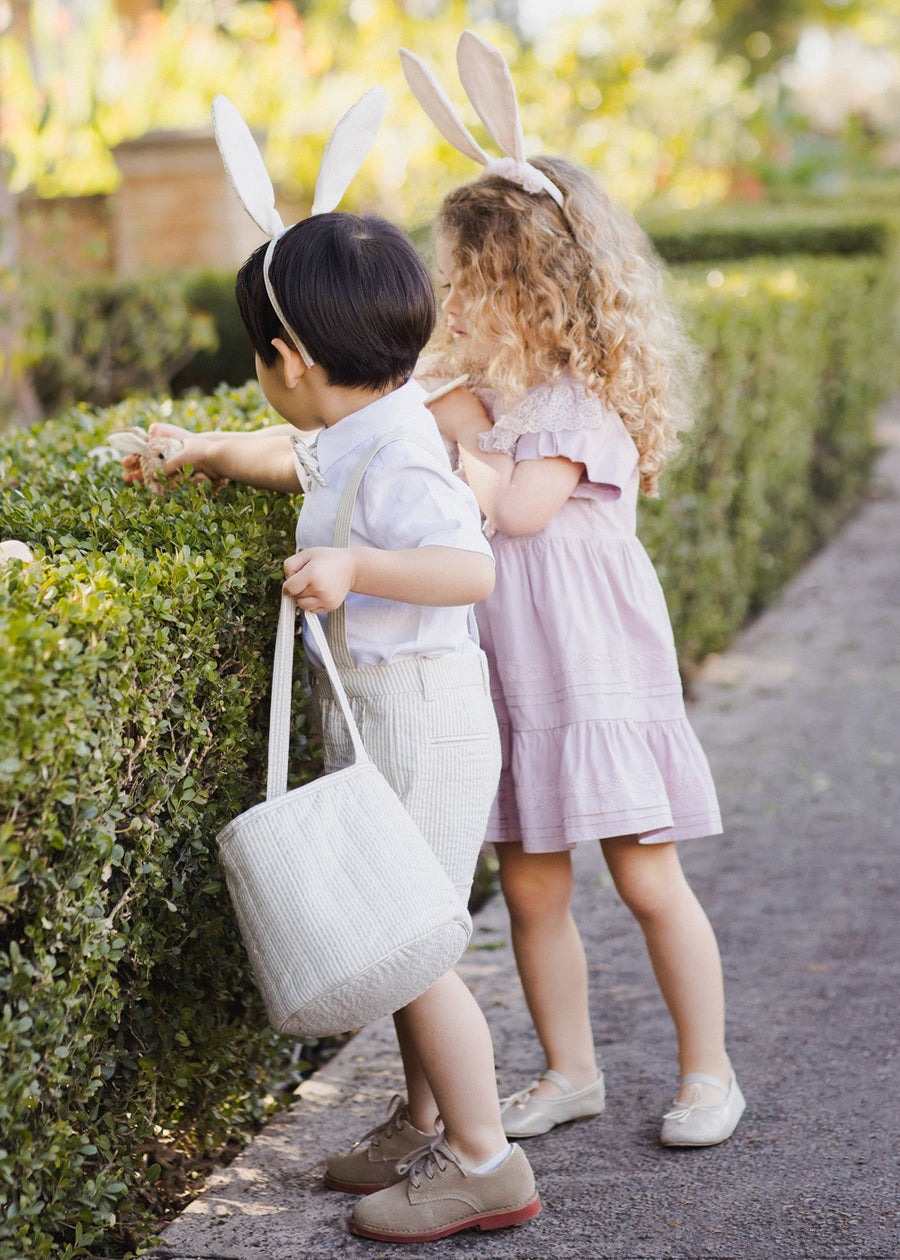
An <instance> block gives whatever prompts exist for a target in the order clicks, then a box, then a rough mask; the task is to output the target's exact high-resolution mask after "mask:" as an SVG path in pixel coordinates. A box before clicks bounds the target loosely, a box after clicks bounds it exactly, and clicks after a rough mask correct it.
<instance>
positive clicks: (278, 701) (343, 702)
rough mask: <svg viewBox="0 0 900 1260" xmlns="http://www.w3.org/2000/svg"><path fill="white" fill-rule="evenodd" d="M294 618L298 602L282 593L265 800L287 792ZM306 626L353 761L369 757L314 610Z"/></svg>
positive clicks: (276, 643)
mask: <svg viewBox="0 0 900 1260" xmlns="http://www.w3.org/2000/svg"><path fill="white" fill-rule="evenodd" d="M296 617H297V605H296V603H295V602H294V598H293V596H291V595H284V594H282V596H281V609H280V611H279V614H278V633H277V635H276V637H275V662H274V666H273V669H272V707H271V710H270V713H269V767H268V775H267V778H266V800H267V801H270V800H272V799H273V798H274V797H276V796H283V795H284V793H285V792H286V791H287V775H288V746H289V742H290V731H291V679H292V675H293V672H294V637H295V625H296ZM306 625H307V628H308V630H309V632H310V634H311V635H312V637H313V641H314V642H315V645H316V647H317V648H318V651H319V655H320V656H321V657H322V662H323V664H324V666H325V668H326V670H327V671H328V677H329V679H330V681H331V686H332V688H333V689H334V694H335V696H336V697H337V702H338V704H339V705H340V706H341V712H342V713H343V715H344V719H345V721H346V723H347V726H348V728H349V731H350V740H351V743H352V744H353V752H354V754H355V757H356V762H357V763H359V762H364V761H368V760H369V754H368V753H367V752H366V750H365V746H364V745H363V742H362V737H361V736H360V733H359V728H358V727H357V725H356V722H355V721H354V718H353V712H352V710H351V708H350V702H349V701H348V699H347V693H346V691H345V690H344V685H343V683H342V682H341V676H340V674H339V673H338V670H337V666H336V665H335V663H334V658H333V657H332V655H331V650H330V649H329V647H328V640H327V639H326V637H325V632H324V630H323V629H322V626H321V624H320V622H319V619H318V617H316V616H315V615H314V614H313V613H307V614H306Z"/></svg>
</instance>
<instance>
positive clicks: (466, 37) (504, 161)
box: [400, 30, 563, 208]
mask: <svg viewBox="0 0 900 1260" xmlns="http://www.w3.org/2000/svg"><path fill="white" fill-rule="evenodd" d="M400 60H401V62H402V63H403V73H404V74H405V75H406V81H407V83H408V84H409V86H410V88H411V89H412V92H413V95H414V96H415V97H416V99H417V100H418V102H419V104H420V105H421V106H422V108H423V109H424V110H425V113H426V114H427V115H428V117H429V118H430V119H431V121H432V122H433V123H434V125H435V126H436V127H437V129H438V131H439V132H440V133H441V135H442V136H443V137H444V139H445V140H449V141H450V143H451V144H452V145H453V147H454V148H455V149H458V150H459V152H460V153H464V154H465V156H466V157H470V158H472V160H473V161H474V162H478V163H479V165H481V166H483V167H484V174H485V175H499V176H500V177H501V178H502V179H508V180H509V181H510V183H513V184H517V185H518V186H519V187H520V188H523V189H524V190H525V191H526V192H529V193H541V192H546V193H549V194H550V196H551V197H552V198H553V200H554V201H555V202H556V204H557V205H558V206H559V207H560V208H562V204H563V195H562V193H561V192H560V190H559V189H558V188H557V186H556V184H554V183H553V182H552V180H550V179H548V178H547V176H546V175H545V174H544V172H543V171H539V170H538V168H537V167H536V166H532V165H531V163H530V162H527V161H526V160H525V137H524V135H523V133H522V120H521V118H520V116H519V103H518V101H517V99H516V89H515V87H514V86H513V81H512V75H511V74H510V73H509V66H508V65H507V64H506V62H505V60H504V59H503V54H502V53H501V52H500V50H499V49H498V48H495V47H494V45H493V44H490V43H488V41H487V40H486V39H484V38H483V37H482V36H481V35H476V33H475V32H474V31H469V30H466V31H463V33H462V35H460V37H459V43H458V44H457V46H456V64H457V66H458V67H459V77H460V81H461V82H462V85H463V87H464V88H465V91H466V95H467V96H468V98H469V100H470V101H471V102H472V104H473V105H474V106H475V109H476V111H477V113H478V117H479V118H480V119H481V121H482V122H483V123H484V125H485V127H486V128H487V130H488V131H489V133H490V135H491V136H492V137H493V139H494V140H495V141H496V143H497V145H498V146H499V147H500V149H501V150H502V151H503V153H504V154H505V157H502V158H492V157H489V156H488V154H487V153H485V151H484V149H482V147H481V145H480V144H478V142H477V141H476V140H475V138H474V136H473V135H472V134H471V132H470V131H469V130H468V128H467V127H466V126H465V124H464V123H463V121H462V119H461V118H460V117H459V115H458V114H457V112H456V110H455V109H454V108H453V106H452V105H451V104H450V101H449V99H448V97H447V94H446V93H445V92H444V90H443V88H442V87H441V85H440V84H439V83H438V81H437V79H436V78H435V77H434V75H433V74H432V73H431V71H430V70H429V69H428V67H427V66H426V65H425V64H424V62H422V61H420V60H419V58H418V57H417V56H415V54H414V53H411V52H409V50H408V49H406V48H401V49H400Z"/></svg>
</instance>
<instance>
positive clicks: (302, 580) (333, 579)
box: [284, 546, 494, 612]
mask: <svg viewBox="0 0 900 1260" xmlns="http://www.w3.org/2000/svg"><path fill="white" fill-rule="evenodd" d="M284 572H285V575H286V577H287V581H286V582H285V584H284V589H285V591H287V593H288V594H289V595H293V596H294V597H295V599H296V600H297V603H298V604H299V606H300V607H301V608H305V609H308V610H309V611H310V612H331V611H332V610H333V609H335V608H338V607H340V605H341V604H342V603H343V602H344V599H345V598H346V597H347V595H348V594H349V592H350V591H355V592H356V593H357V594H359V595H375V596H377V597H378V598H379V599H395V600H397V601H398V602H399V603H402V604H425V605H429V606H435V607H451V606H455V605H459V604H474V603H477V602H478V601H479V600H482V599H487V597H488V595H490V593H491V591H492V590H493V589H494V562H493V560H492V559H491V557H490V556H487V555H484V554H483V553H481V552H477V551H463V550H462V549H461V548H459V547H436V546H426V547H414V548H410V549H408V550H403V551H384V550H381V549H379V548H377V547H310V548H308V549H307V550H305V551H300V552H298V553H297V554H296V555H294V556H288V558H287V560H285V562H284Z"/></svg>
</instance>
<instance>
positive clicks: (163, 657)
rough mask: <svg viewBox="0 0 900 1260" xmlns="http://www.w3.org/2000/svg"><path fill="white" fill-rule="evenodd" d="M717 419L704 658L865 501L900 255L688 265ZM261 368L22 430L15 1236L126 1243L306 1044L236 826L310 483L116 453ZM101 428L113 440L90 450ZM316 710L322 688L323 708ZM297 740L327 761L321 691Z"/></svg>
mask: <svg viewBox="0 0 900 1260" xmlns="http://www.w3.org/2000/svg"><path fill="white" fill-rule="evenodd" d="M673 283H674V286H675V292H676V295H677V298H678V300H679V302H680V303H681V305H682V307H683V309H684V311H685V314H686V318H687V319H688V322H689V324H690V326H691V328H692V330H693V333H694V335H695V337H696V339H697V341H698V344H699V346H700V348H701V352H702V357H703V363H704V367H703V371H702V373H701V379H700V396H699V399H698V421H697V425H696V428H695V430H694V432H693V434H692V435H691V437H690V438H689V439H688V443H687V445H686V449H685V452H684V455H683V457H682V458H681V460H680V461H679V462H678V463H677V465H676V466H675V467H673V469H672V470H671V471H670V472H669V473H667V474H666V477H665V478H664V485H663V493H664V498H663V499H662V500H661V501H659V502H658V503H649V504H646V505H645V507H644V508H643V510H642V525H641V531H642V535H643V536H644V538H645V540H646V541H647V544H648V546H649V548H650V550H651V552H652V553H653V554H654V556H655V559H656V562H657V564H658V566H659V569H660V574H661V577H662V580H663V583H664V586H665V587H666V590H667V594H668V597H669V601H670V605H671V608H672V613H673V620H674V622H675V627H676V634H677V636H678V639H679V643H680V647H681V649H682V653H683V661H684V663H685V666H686V667H687V668H689V667H690V665H691V663H692V662H694V661H695V660H697V659H699V658H700V657H701V656H702V655H704V654H705V653H707V652H709V651H711V650H716V649H717V648H720V647H722V646H724V644H725V643H726V642H727V640H728V638H729V637H730V635H731V634H732V633H733V632H734V630H736V629H737V628H738V626H739V625H740V624H741V622H742V621H743V620H744V618H745V617H746V615H747V614H748V613H749V612H752V611H753V610H754V609H756V608H759V607H761V606H762V605H763V604H764V603H765V602H766V601H767V600H768V599H770V598H771V596H772V594H773V592H774V591H775V590H776V589H777V588H778V586H779V584H780V583H781V582H783V581H784V579H785V578H786V577H787V576H788V575H789V574H790V573H791V572H792V571H793V570H794V569H795V568H796V566H797V565H798V564H799V563H800V561H801V560H802V559H803V557H804V556H805V555H807V554H808V552H809V550H810V549H811V548H812V547H813V546H815V545H816V543H817V542H818V541H820V540H821V538H822V537H824V536H826V535H827V534H828V533H829V532H830V531H831V530H832V529H833V528H834V526H835V525H836V523H837V522H838V521H840V520H841V519H843V517H844V516H845V515H846V513H847V512H848V510H849V508H850V506H851V505H852V503H853V501H854V500H855V498H856V496H857V495H858V493H859V492H860V489H861V488H862V486H863V485H864V484H865V478H866V474H867V470H868V468H869V464H870V460H871V456H872V449H873V448H872V439H871V433H870V423H869V422H870V418H871V414H872V411H873V409H874V407H875V405H876V404H877V403H878V402H879V401H880V400H881V398H882V397H883V396H884V395H885V394H886V392H887V391H888V390H889V389H890V388H891V387H893V385H894V383H895V367H894V360H895V356H896V347H897V341H898V338H897V336H896V322H897V321H896V313H897V312H896V307H897V292H898V286H897V284H896V277H895V273H894V267H893V264H892V263H891V261H890V259H887V258H885V257H884V256H873V255H865V254H863V255H859V256H856V257H849V258H812V257H808V256H806V257H797V258H790V259H779V260H777V261H772V260H769V261H754V262H747V263H744V264H740V265H735V266H729V265H725V264H722V265H719V266H716V267H714V268H710V267H709V266H703V267H693V268H685V269H679V271H678V274H677V275H676V276H675V278H674V280H673ZM265 415H266V413H265V411H264V408H263V407H262V404H261V399H260V396H259V393H258V391H257V390H256V388H255V387H253V386H247V387H245V388H243V389H240V390H223V391H222V392H220V393H219V394H218V395H216V396H213V397H212V398H196V399H186V400H182V401H181V402H176V403H174V404H173V403H171V402H169V403H163V404H160V403H148V402H140V401H133V402H128V403H123V404H121V405H119V406H118V407H115V408H112V409H109V410H107V411H103V412H90V411H88V410H86V409H76V410H73V411H70V412H68V413H67V414H65V415H63V416H61V417H60V418H58V419H56V420H54V421H52V422H49V423H47V424H45V425H43V426H41V427H40V428H39V429H37V430H33V431H31V432H30V433H28V434H19V435H13V436H8V437H7V438H6V439H5V441H4V442H3V443H2V444H0V508H2V521H3V523H2V534H3V535H5V536H12V537H16V538H19V539H21V540H22V541H24V542H26V543H29V544H30V545H31V546H32V548H33V549H34V551H35V552H36V553H37V556H38V559H37V561H36V562H35V563H34V564H32V565H27V566H22V565H21V564H20V563H19V562H12V563H10V564H8V565H6V566H5V567H3V568H2V569H0V700H2V708H0V951H2V955H3V959H2V965H0V1053H2V1070H0V1260H19V1257H21V1256H25V1255H27V1256H29V1257H30V1258H34V1260H40V1258H41V1257H53V1260H69V1258H70V1257H75V1256H83V1255H85V1254H87V1253H89V1252H90V1253H93V1254H100V1253H101V1252H103V1253H104V1254H109V1255H112V1254H121V1252H122V1250H123V1249H125V1248H127V1246H128V1245H129V1240H130V1239H133V1238H134V1237H138V1238H139V1237H141V1236H142V1233H141V1231H142V1230H143V1236H146V1232H147V1231H146V1227H145V1226H142V1225H141V1213H142V1211H144V1210H145V1209H146V1207H147V1205H148V1204H152V1186H153V1182H154V1179H155V1177H156V1176H157V1175H158V1168H157V1167H156V1162H155V1161H156V1157H157V1152H158V1151H159V1150H160V1147H161V1145H164V1144H166V1143H178V1144H181V1145H182V1146H184V1145H187V1146H193V1147H200V1146H204V1145H210V1144H213V1143H215V1142H216V1141H217V1140H220V1139H221V1137H222V1136H223V1135H224V1134H225V1133H226V1132H229V1131H233V1130H241V1129H244V1130H246V1128H247V1127H248V1126H251V1125H252V1124H253V1123H254V1122H256V1121H257V1120H258V1119H259V1117H260V1116H261V1115H262V1114H263V1113H264V1112H265V1111H266V1109H267V1108H268V1107H270V1106H271V1105H272V1102H271V1098H270V1090H271V1083H272V1081H273V1080H278V1079H279V1078H282V1079H283V1078H284V1077H285V1076H286V1075H288V1073H289V1071H290V1061H291V1059H292V1057H294V1055H295V1048H294V1047H293V1046H292V1045H291V1044H290V1043H288V1042H286V1041H285V1039H283V1038H279V1037H276V1036H275V1035H273V1034H272V1033H270V1032H269V1031H268V1029H267V1027H266V1023H265V1018H264V1015H263V1012H262V1010H261V1008H260V1004H259V1001H258V999H257V997H256V994H255V990H254V988H253V985H252V982H251V979H250V975H249V970H248V967H247V964H246V961H245V958H244V954H243V950H242V949H241V946H240V944H239V941H238V939H237V935H236V931H235V925H234V920H233V917H232V914H231V911H230V907H229V904H228V899H227V896H226V893H225V890H224V887H223V884H222V880H221V877H220V874H219V870H218V867H217V863H216V855H215V852H214V847H215V846H214V843H213V837H214V836H215V833H216V831H217V829H218V828H219V827H220V826H221V825H222V823H223V822H224V821H225V819H227V818H228V817H230V816H232V815H233V814H234V813H236V812H237V811H238V810H239V809H241V808H242V807H244V806H246V805H247V804H249V803H250V802H251V801H253V800H255V799H258V796H259V793H260V785H261V783H262V779H263V751H264V750H263V739H264V730H265V720H266V713H265V709H266V686H267V680H268V674H269V664H270V651H271V645H272V640H273V625H274V618H275V612H276V608H277V596H278V585H279V575H280V561H281V559H282V558H283V556H284V555H285V554H286V553H287V552H288V551H290V550H291V549H292V527H293V516H294V512H295V510H296V503H292V502H291V501H290V500H289V499H288V498H286V497H278V496H275V495H271V494H267V493H262V492H258V491H252V490H248V489H246V488H243V487H240V486H235V485H230V486H226V487H225V488H224V489H223V490H222V491H221V492H220V494H219V495H218V496H217V497H215V498H213V497H212V496H211V494H210V491H209V487H208V485H203V484H201V485H198V486H195V485H192V484H187V485H184V486H181V487H178V488H175V489H173V491H172V493H171V495H170V497H169V498H168V499H165V500H156V499H153V498H152V497H151V496H150V495H149V494H148V493H147V492H146V491H144V490H142V489H136V488H128V487H124V486H123V485H122V483H121V481H120V478H119V473H118V469H117V466H116V464H115V463H112V462H111V463H107V464H103V463H101V462H100V459H99V455H98V451H97V448H100V453H101V454H102V442H103V439H104V436H105V434H106V433H108V432H109V431H110V430H112V429H117V428H121V427H124V426H125V425H127V424H130V423H144V424H146V423H147V422H148V421H150V420H152V419H153V418H155V417H158V416H162V417H164V418H171V419H173V420H175V421H176V422H180V423H183V424H185V425H187V426H188V427H209V426H216V427H255V426H257V425H259V424H260V423H262V422H263V421H264V418H265ZM92 452H93V453H92ZM300 711H301V712H302V708H301V710H300ZM295 739H296V753H297V756H296V758H295V766H297V767H298V768H299V769H300V770H301V772H310V771H311V769H312V767H313V764H314V763H313V762H312V761H309V762H307V761H306V760H305V758H307V757H308V756H309V755H310V749H309V747H308V746H307V744H306V736H305V730H304V727H303V724H302V720H301V721H299V722H298V724H297V730H296V733H295Z"/></svg>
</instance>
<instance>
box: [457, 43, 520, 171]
mask: <svg viewBox="0 0 900 1260" xmlns="http://www.w3.org/2000/svg"><path fill="white" fill-rule="evenodd" d="M456 64H457V66H458V67H459V77H460V81H461V82H462V85H463V87H464V88H465V90H466V96H468V98H469V100H470V101H471V102H472V104H473V105H474V106H475V109H476V110H477V112H478V117H479V118H480V119H481V121H482V122H483V123H484V125H485V127H487V129H488V131H489V132H490V134H491V135H492V136H493V138H494V139H495V140H496V141H497V144H498V145H499V146H500V148H501V149H502V150H503V152H504V153H505V154H506V155H507V156H508V157H511V158H515V160H516V161H517V162H524V161H525V137H524V135H523V134H522V120H521V118H520V117H519V104H518V101H517V100H516V89H515V87H514V86H513V81H512V75H511V74H510V72H509V66H508V65H507V64H506V61H505V59H504V57H503V54H502V53H501V52H500V50H499V48H495V47H494V45H493V44H489V43H488V41H487V40H486V39H484V37H483V36H481V35H477V34H476V33H475V31H469V30H465V31H463V33H462V35H460V37H459V43H458V44H457V46H456Z"/></svg>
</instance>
